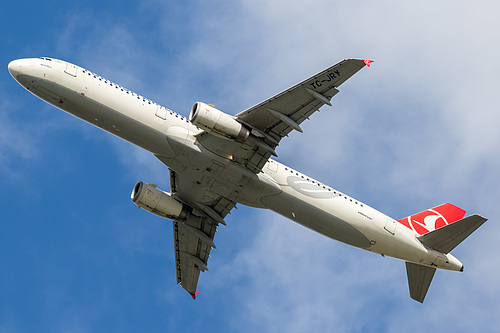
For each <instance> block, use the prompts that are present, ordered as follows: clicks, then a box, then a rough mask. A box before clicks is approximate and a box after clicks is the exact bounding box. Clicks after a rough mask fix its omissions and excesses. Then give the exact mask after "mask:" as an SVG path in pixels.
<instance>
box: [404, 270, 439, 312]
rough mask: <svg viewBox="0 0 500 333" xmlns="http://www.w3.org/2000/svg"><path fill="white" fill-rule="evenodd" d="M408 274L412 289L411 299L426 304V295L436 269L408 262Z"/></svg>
mask: <svg viewBox="0 0 500 333" xmlns="http://www.w3.org/2000/svg"><path fill="white" fill-rule="evenodd" d="M406 273H407V274H408V286H409V287H410V297H411V298H413V299H414V300H416V301H419V302H420V303H423V302H424V298H425V295H426V294H427V290H429V286H430V285H431V281H432V278H433V277H434V273H436V269H435V268H434V267H428V266H422V265H418V264H413V263H411V262H408V261H407V262H406Z"/></svg>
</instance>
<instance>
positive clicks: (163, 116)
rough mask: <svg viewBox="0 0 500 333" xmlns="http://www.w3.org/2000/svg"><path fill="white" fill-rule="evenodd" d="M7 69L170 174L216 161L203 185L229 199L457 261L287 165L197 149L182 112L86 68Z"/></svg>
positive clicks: (328, 231)
mask: <svg viewBox="0 0 500 333" xmlns="http://www.w3.org/2000/svg"><path fill="white" fill-rule="evenodd" d="M9 70H10V72H11V73H12V75H13V76H14V78H15V79H16V80H17V81H18V82H19V83H21V84H22V85H23V86H24V87H25V88H26V89H28V90H29V91H30V92H31V93H33V94H35V95H36V96H38V97H39V98H41V99H43V100H45V101H47V102H49V103H51V104H53V105H54V106H56V107H58V108H60V109H62V110H64V111H66V112H68V113H70V114H72V115H74V116H76V117H78V118H81V119H83V120H85V121H87V122H89V123H91V124H93V125H95V126H97V127H100V128H102V129H103V130H105V131H107V132H109V133H112V134H114V135H116V136H118V137H120V138H122V139H124V140H127V141H129V142H131V143H133V144H135V145H137V146H139V147H141V148H143V149H145V150H147V151H149V152H151V153H153V154H154V155H156V156H157V157H158V158H159V159H161V161H162V162H164V163H165V164H167V165H168V166H169V167H170V168H171V169H172V170H174V171H175V172H176V173H178V174H181V175H182V174H185V175H189V176H190V177H192V178H194V179H196V177H200V179H201V178H202V177H201V176H202V175H201V172H200V169H201V170H202V167H205V166H207V165H214V164H216V165H217V166H218V167H219V168H220V169H221V171H220V172H218V173H217V175H216V176H215V181H211V182H210V183H207V184H204V186H205V188H206V190H207V191H213V192H215V193H218V194H221V195H224V194H225V193H226V192H227V193H233V194H234V193H236V192H234V189H236V188H238V187H239V188H242V190H241V192H237V194H236V196H235V197H234V199H235V201H237V202H239V203H241V204H244V205H248V206H252V207H258V208H267V209H270V210H272V211H275V212H277V213H279V214H281V215H283V216H285V217H287V218H289V219H291V220H293V221H295V222H297V223H299V224H301V225H303V226H305V227H307V228H310V229H313V230H315V231H317V232H319V233H321V234H323V235H325V236H327V237H330V238H333V239H336V240H338V241H341V242H344V243H346V244H349V245H352V246H355V247H358V248H362V249H365V250H368V251H371V252H375V253H379V254H382V255H387V256H391V257H394V258H399V259H402V260H406V261H410V262H413V263H418V264H422V265H428V266H433V267H437V268H443V269H450V270H460V269H461V268H462V264H461V263H460V262H459V261H458V260H457V259H456V258H455V257H453V256H452V255H451V254H443V253H440V252H437V251H435V250H432V249H429V248H427V247H425V246H424V245H422V243H421V242H420V241H419V240H418V239H417V238H416V236H417V235H416V233H415V232H414V231H413V230H410V229H409V228H407V227H405V226H403V225H401V224H400V223H398V222H397V221H395V220H394V219H392V218H390V217H388V216H386V215H385V214H383V213H381V212H379V211H377V210H375V209H373V208H371V207H369V206H367V205H365V204H363V203H361V202H359V201H357V200H355V199H354V198H351V197H349V196H346V195H345V194H343V193H341V192H339V191H337V190H335V189H333V188H331V187H329V186H326V185H325V184H322V183H320V182H318V181H316V180H313V179H312V178H310V177H308V176H306V175H303V174H301V173H299V172H298V171H296V170H293V169H292V168H290V167H288V166H285V165H283V164H281V163H279V162H277V161H275V160H272V159H270V160H269V161H268V162H267V164H266V165H265V166H264V168H263V169H262V172H260V173H259V174H257V175H255V174H254V173H252V172H250V171H249V170H247V169H245V168H244V167H242V166H240V165H238V164H236V163H235V162H232V161H231V159H230V158H228V157H225V156H221V155H219V154H217V153H216V152H212V151H210V150H208V149H205V148H204V147H203V146H201V145H199V144H197V139H196V135H197V134H199V133H200V132H201V130H200V129H198V128H197V127H195V126H194V125H192V124H191V123H190V122H189V121H188V120H187V119H186V118H185V117H182V116H180V115H178V114H176V113H174V112H172V111H171V110H169V109H167V108H165V107H163V106H160V105H158V104H157V103H154V102H153V101H150V100H148V99H146V98H144V97H143V96H140V95H138V94H136V93H133V92H132V91H129V90H127V89H125V88H123V87H121V86H119V85H116V84H114V83H113V82H110V81H109V80H106V79H104V78H102V77H100V76H98V75H96V74H94V73H92V72H90V71H88V70H85V69H83V68H81V67H78V66H75V65H72V64H69V63H67V62H64V61H60V60H56V59H49V58H36V59H21V60H16V61H13V62H11V63H10V64H9ZM219 140H225V139H222V138H220V139H219ZM200 200H201V199H200Z"/></svg>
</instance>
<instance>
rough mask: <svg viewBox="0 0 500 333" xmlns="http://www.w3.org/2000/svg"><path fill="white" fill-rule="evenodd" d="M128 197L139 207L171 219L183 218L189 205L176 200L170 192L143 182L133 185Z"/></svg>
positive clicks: (180, 219) (179, 219)
mask: <svg viewBox="0 0 500 333" xmlns="http://www.w3.org/2000/svg"><path fill="white" fill-rule="evenodd" d="M130 198H131V199H132V202H133V203H135V204H136V205H137V206H139V208H144V209H145V210H147V211H149V212H151V213H153V214H155V215H158V216H161V217H164V218H168V219H171V220H176V221H182V220H185V219H186V217H187V215H188V213H189V211H190V208H189V206H187V205H185V204H183V203H181V202H179V201H177V200H176V199H175V198H173V197H172V196H171V195H170V193H167V192H163V191H161V190H159V189H157V188H156V185H152V184H147V183H143V182H138V183H137V184H136V185H135V187H134V189H133V191H132V194H131V195H130Z"/></svg>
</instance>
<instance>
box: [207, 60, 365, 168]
mask: <svg viewBox="0 0 500 333" xmlns="http://www.w3.org/2000/svg"><path fill="white" fill-rule="evenodd" d="M370 63H371V61H369V60H360V59H347V60H343V61H341V62H339V63H338V64H336V65H333V66H331V67H329V68H327V69H325V70H324V71H322V72H319V73H318V74H316V75H314V76H312V77H310V78H308V79H307V80H305V81H302V82H300V83H299V84H296V85H295V86H293V87H291V88H289V89H287V90H285V91H283V92H281V93H279V94H277V95H275V96H273V97H271V98H269V99H267V100H265V101H263V102H262V103H259V104H257V105H255V106H253V107H251V108H249V109H247V110H245V111H243V112H241V113H239V114H237V115H236V116H235V119H236V120H237V121H239V122H240V123H243V124H244V125H246V127H248V128H249V129H250V130H251V133H252V134H253V135H252V136H250V137H249V139H248V140H247V141H246V142H243V143H242V142H238V141H232V142H231V141H228V140H226V139H223V138H220V137H217V136H214V135H211V134H208V133H201V134H200V135H198V136H197V139H198V142H200V143H201V144H202V145H203V146H204V147H205V148H207V149H209V150H211V151H213V152H217V153H218V154H221V155H224V156H226V157H227V158H230V159H231V160H232V161H233V162H235V163H239V164H241V165H243V166H244V167H246V168H247V169H249V170H250V171H252V172H254V173H259V172H260V171H261V170H262V167H263V166H264V165H265V164H266V162H267V160H268V159H269V157H271V155H276V152H275V148H276V147H277V146H278V145H279V142H280V141H281V139H282V138H283V137H285V136H287V135H288V133H290V132H291V131H292V130H297V131H299V132H302V128H301V127H300V124H301V123H302V122H303V121H304V120H306V119H309V117H310V116H311V115H312V114H313V113H315V112H316V111H319V109H320V108H321V107H322V106H323V105H325V104H327V105H331V102H330V100H331V99H332V97H333V96H335V94H337V93H338V90H337V87H338V86H340V85H341V84H342V83H344V82H345V81H346V80H347V79H349V78H350V77H351V76H353V75H354V74H355V73H356V72H357V71H359V70H360V69H361V68H363V67H364V66H365V65H369V64H370Z"/></svg>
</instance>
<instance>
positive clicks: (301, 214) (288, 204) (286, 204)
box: [261, 192, 370, 249]
mask: <svg viewBox="0 0 500 333" xmlns="http://www.w3.org/2000/svg"><path fill="white" fill-rule="evenodd" d="M261 201H262V203H263V204H264V205H265V206H266V207H267V208H268V209H270V210H272V211H274V212H276V213H278V214H280V215H283V216H284V217H286V218H289V219H291V220H293V221H295V222H297V223H299V224H301V225H303V226H305V227H307V228H309V229H312V230H314V231H317V232H319V233H320V234H323V235H325V236H327V237H330V238H333V239H335V240H338V241H340V242H343V243H346V244H349V245H352V246H355V247H359V248H363V249H367V248H369V247H370V240H369V239H368V238H367V237H366V236H365V235H363V233H361V232H360V231H359V230H358V229H356V228H354V227H353V226H352V225H351V224H349V223H347V222H346V221H344V220H342V219H340V218H339V217H337V216H335V215H333V214H332V213H331V212H327V211H325V210H322V209H318V207H317V206H315V205H312V204H310V203H307V202H305V201H304V200H301V199H300V198H299V197H296V196H293V195H291V194H289V193H286V192H282V193H280V194H278V195H271V196H264V197H262V198H261Z"/></svg>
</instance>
